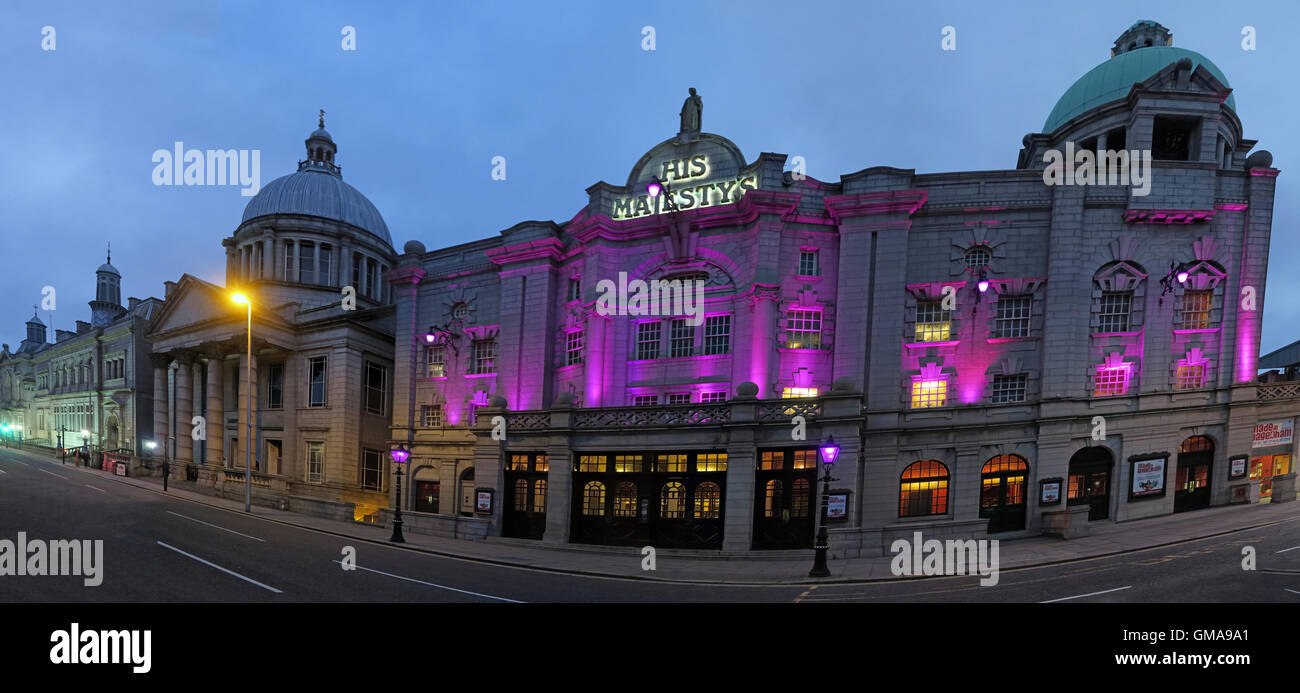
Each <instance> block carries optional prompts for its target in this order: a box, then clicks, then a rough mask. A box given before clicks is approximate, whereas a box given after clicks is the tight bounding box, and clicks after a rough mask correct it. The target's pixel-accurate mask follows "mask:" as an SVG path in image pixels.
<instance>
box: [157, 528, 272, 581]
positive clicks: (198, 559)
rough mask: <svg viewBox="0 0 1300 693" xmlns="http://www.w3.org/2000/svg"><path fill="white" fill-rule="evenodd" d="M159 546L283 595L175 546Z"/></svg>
mask: <svg viewBox="0 0 1300 693" xmlns="http://www.w3.org/2000/svg"><path fill="white" fill-rule="evenodd" d="M158 545H159V546H161V547H163V548H165V549H171V550H172V551H175V552H176V553H179V554H180V555H182V556H186V557H188V558H193V559H194V560H196V561H198V562H199V563H202V564H203V565H206V566H211V567H213V568H216V569H217V570H220V571H221V572H223V573H226V574H227V575H234V576H235V577H237V578H239V579H240V580H244V581H246V582H251V583H253V584H254V585H257V586H258V587H261V588H262V589H264V590H270V591H272V592H275V593H276V594H281V592H280V590H277V589H276V588H274V587H272V586H270V585H264V584H262V583H260V582H258V581H257V580H254V579H253V578H250V577H246V576H243V575H240V574H239V573H236V572H235V571H233V570H229V569H227V568H222V567H221V566H219V565H217V564H216V563H213V562H212V561H205V560H203V559H202V558H199V557H198V556H195V555H194V554H192V553H186V552H185V551H181V550H180V549H178V548H176V547H175V546H172V545H171V544H164V543H162V542H161V541H160V542H158Z"/></svg>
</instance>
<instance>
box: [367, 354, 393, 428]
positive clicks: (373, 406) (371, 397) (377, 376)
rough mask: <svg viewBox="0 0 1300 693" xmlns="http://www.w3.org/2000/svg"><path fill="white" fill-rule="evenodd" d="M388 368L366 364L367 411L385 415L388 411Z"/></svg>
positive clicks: (375, 364)
mask: <svg viewBox="0 0 1300 693" xmlns="http://www.w3.org/2000/svg"><path fill="white" fill-rule="evenodd" d="M387 392H388V367H386V366H381V365H379V364H377V363H371V362H369V361H367V362H366V411H367V412H369V413H371V414H380V415H382V414H384V413H386V411H387V409H388V398H387V397H386V396H385V395H386V394H387Z"/></svg>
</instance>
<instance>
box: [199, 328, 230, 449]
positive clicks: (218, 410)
mask: <svg viewBox="0 0 1300 693" xmlns="http://www.w3.org/2000/svg"><path fill="white" fill-rule="evenodd" d="M207 367H208V406H207V409H206V411H207V414H206V416H207V417H208V456H207V459H205V460H204V462H206V463H208V464H217V465H219V464H221V455H222V450H223V449H224V448H223V445H222V443H223V442H224V441H223V440H222V438H223V437H224V435H225V431H226V426H225V423H226V411H225V409H226V407H225V398H223V397H222V393H223V392H224V390H223V389H222V388H223V387H224V386H225V383H224V382H223V378H222V375H223V373H222V371H223V370H225V367H226V361H225V358H224V357H223V356H222V355H221V354H220V353H217V352H209V353H208V363H207Z"/></svg>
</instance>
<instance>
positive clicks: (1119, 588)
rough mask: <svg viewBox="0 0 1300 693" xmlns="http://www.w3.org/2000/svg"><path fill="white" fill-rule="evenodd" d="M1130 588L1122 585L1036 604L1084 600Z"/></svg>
mask: <svg viewBox="0 0 1300 693" xmlns="http://www.w3.org/2000/svg"><path fill="white" fill-rule="evenodd" d="M1132 586H1133V585H1124V586H1123V587H1116V588H1115V589H1113V590H1102V591H1100V592H1089V593H1087V594H1076V595H1074V596H1073V597H1061V598H1060V599H1048V600H1047V601H1045V602H1038V603H1039V604H1051V603H1052V602H1064V601H1069V600H1071V599H1082V598H1084V597H1095V596H1097V595H1099V594H1109V593H1111V592H1118V591H1120V590H1126V589H1128V588H1130V587H1132Z"/></svg>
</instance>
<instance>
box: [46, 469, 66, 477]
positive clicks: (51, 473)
mask: <svg viewBox="0 0 1300 693" xmlns="http://www.w3.org/2000/svg"><path fill="white" fill-rule="evenodd" d="M41 471H42V472H45V473H46V474H49V475H50V476H57V477H59V478H60V479H66V478H68V477H66V476H63V475H62V474H55V473H54V472H51V471H50V470H48V469H42V470H41Z"/></svg>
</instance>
